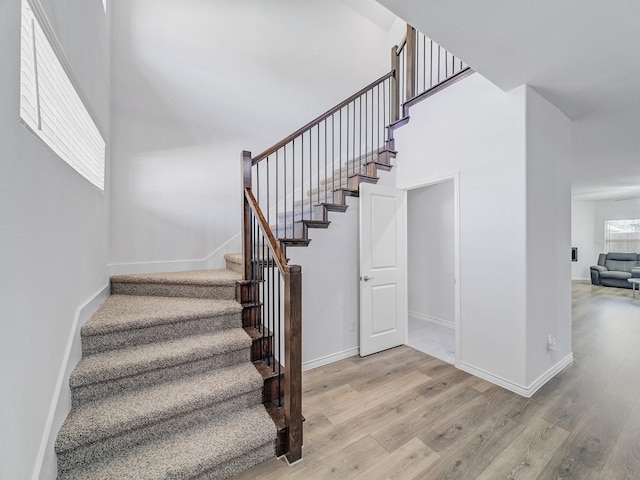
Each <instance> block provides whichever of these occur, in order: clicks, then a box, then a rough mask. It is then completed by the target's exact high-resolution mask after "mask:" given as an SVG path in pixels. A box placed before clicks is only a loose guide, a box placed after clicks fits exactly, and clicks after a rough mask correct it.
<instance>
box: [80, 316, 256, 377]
mask: <svg viewBox="0 0 640 480" xmlns="http://www.w3.org/2000/svg"><path fill="white" fill-rule="evenodd" d="M250 347H251V339H250V338H249V336H248V335H247V334H246V332H245V331H244V330H243V329H242V328H231V329H227V330H222V331H220V332H216V333H210V334H204V335H190V336H187V337H182V338H178V339H176V340H170V341H166V342H159V343H151V344H144V345H138V346H134V347H129V348H123V349H120V350H111V351H106V352H101V353H96V354H94V355H90V356H86V357H83V358H82V359H81V360H80V362H78V365H77V366H76V368H75V369H74V370H73V372H72V373H71V377H70V379H69V384H70V386H71V388H76V387H79V386H83V385H89V384H93V383H97V382H104V381H107V380H113V379H116V378H123V377H128V376H132V375H137V374H140V373H142V372H147V371H150V370H156V369H160V368H167V367H171V366H175V365H179V364H182V363H187V362H193V361H197V360H201V359H204V358H208V357H211V356H214V355H221V354H225V353H228V352H232V351H236V350H241V349H244V348H250Z"/></svg>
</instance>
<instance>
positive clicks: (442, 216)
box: [407, 177, 459, 365]
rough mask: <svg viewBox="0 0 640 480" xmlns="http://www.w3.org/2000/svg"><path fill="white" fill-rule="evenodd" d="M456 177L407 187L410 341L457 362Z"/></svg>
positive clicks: (437, 355)
mask: <svg viewBox="0 0 640 480" xmlns="http://www.w3.org/2000/svg"><path fill="white" fill-rule="evenodd" d="M457 198H458V196H457V177H453V178H452V177H449V178H446V179H442V180H438V181H434V182H431V183H429V184H427V185H421V186H418V187H416V188H412V189H410V190H408V191H407V294H408V309H407V310H408V333H407V344H408V345H409V346H411V347H413V348H415V349H416V350H420V351H422V352H425V353H427V354H429V355H431V356H433V357H436V358H439V359H441V360H443V361H445V362H448V363H451V364H454V365H457V363H458V362H457V359H458V358H459V357H458V354H459V347H458V345H459V318H458V317H459V314H458V312H459V308H458V305H459V301H458V299H459V289H458V282H457V278H458V277H459V273H458V270H459V267H458V265H459V261H458V245H459V241H458V238H459V234H458V203H457Z"/></svg>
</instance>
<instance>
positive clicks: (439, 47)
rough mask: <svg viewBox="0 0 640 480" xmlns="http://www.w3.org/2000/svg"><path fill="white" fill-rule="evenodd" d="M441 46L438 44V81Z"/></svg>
mask: <svg viewBox="0 0 640 480" xmlns="http://www.w3.org/2000/svg"><path fill="white" fill-rule="evenodd" d="M441 50H442V47H441V46H440V45H438V83H440V52H441Z"/></svg>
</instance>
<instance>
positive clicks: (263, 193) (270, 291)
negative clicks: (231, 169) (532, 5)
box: [242, 26, 473, 463]
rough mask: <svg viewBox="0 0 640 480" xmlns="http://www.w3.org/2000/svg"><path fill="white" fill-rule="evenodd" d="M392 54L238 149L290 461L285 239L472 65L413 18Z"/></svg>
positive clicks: (293, 345)
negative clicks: (247, 148)
mask: <svg viewBox="0 0 640 480" xmlns="http://www.w3.org/2000/svg"><path fill="white" fill-rule="evenodd" d="M391 64H392V68H391V71H390V72H389V73H387V74H386V75H384V76H382V77H381V78H379V79H377V80H376V81H374V82H373V83H371V84H370V85H367V86H366V87H364V88H363V89H361V90H360V91H358V92H356V93H355V94H353V95H352V96H350V97H349V98H347V99H346V100H344V101H342V102H340V103H339V104H338V105H336V106H335V107H333V108H331V109H330V110H328V111H327V112H325V113H324V114H322V115H320V116H319V117H317V118H316V119H314V120H312V121H311V122H309V123H307V124H306V125H304V126H303V127H301V128H299V129H298V130H296V131H295V132H293V133H292V134H291V135H289V136H288V137H286V138H284V139H283V140H281V141H279V142H277V143H276V144H274V145H273V146H272V147H270V148H268V149H266V150H265V151H264V152H262V153H260V154H259V155H256V156H254V157H251V153H250V152H243V153H242V165H243V167H242V172H243V174H242V177H243V184H242V198H243V205H244V208H243V211H244V214H243V215H244V224H243V225H244V226H243V234H242V236H243V257H244V258H243V261H244V281H245V282H244V292H245V297H244V299H243V302H245V305H246V306H247V308H250V315H248V317H249V318H250V320H251V323H252V325H251V327H252V328H253V330H252V331H254V332H259V335H260V340H261V342H260V343H261V348H260V349H259V350H260V355H261V360H263V363H264V364H266V365H267V366H268V368H270V369H271V371H272V374H273V377H274V378H277V392H276V393H275V395H274V397H275V398H276V399H277V401H276V406H275V408H278V409H282V410H283V411H284V422H285V429H286V432H287V433H286V435H285V436H286V438H285V439H284V440H283V445H282V446H281V448H282V451H281V452H280V453H285V454H286V455H287V459H288V460H289V462H290V463H293V462H295V461H297V460H299V459H300V458H301V457H302V402H301V399H302V353H301V352H302V338H301V337H302V333H301V332H302V294H301V291H302V290H301V288H302V273H301V269H300V266H297V265H289V264H288V259H287V258H286V247H287V246H296V245H306V244H308V242H309V239H308V238H307V230H308V229H309V228H326V226H327V225H328V223H329V222H328V220H327V216H326V212H327V211H332V210H333V211H344V209H345V208H346V204H345V197H346V196H349V195H357V194H358V193H357V192H358V183H359V182H360V181H367V178H371V177H373V176H374V175H375V171H376V168H382V169H388V168H390V167H391V164H390V158H391V157H393V156H394V154H395V152H394V150H395V145H394V141H393V137H392V134H393V129H394V128H397V127H398V126H399V125H401V124H403V123H404V122H406V121H407V119H408V117H407V115H408V109H409V107H410V106H411V105H413V104H415V103H417V102H419V101H421V100H422V99H424V98H426V97H428V96H430V95H432V94H433V93H435V92H437V91H438V90H440V89H442V88H445V87H446V86H447V85H450V84H452V83H454V82H456V81H457V80H459V79H461V78H464V77H465V76H467V75H469V74H470V73H472V72H473V70H471V69H470V68H469V67H467V66H466V65H465V64H464V62H462V61H461V60H460V59H458V58H456V57H455V56H453V55H452V54H451V53H449V52H447V51H446V50H445V49H443V48H442V47H441V46H440V45H438V44H437V43H435V42H433V41H432V40H430V39H428V38H427V37H426V36H424V35H423V34H421V33H419V32H417V31H416V30H415V29H414V28H413V27H411V26H407V33H406V35H405V37H404V39H403V40H402V42H401V43H400V45H399V46H395V47H393V49H392V52H391ZM371 167H373V168H371Z"/></svg>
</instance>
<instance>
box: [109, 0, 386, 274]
mask: <svg viewBox="0 0 640 480" xmlns="http://www.w3.org/2000/svg"><path fill="white" fill-rule="evenodd" d="M113 38H114V43H113V56H112V69H113V98H114V102H113V131H114V135H113V136H114V143H113V158H114V159H113V168H112V177H113V182H112V185H113V190H112V210H111V258H110V260H111V262H112V263H113V264H125V267H120V269H119V271H122V268H126V265H127V264H133V263H136V262H169V261H180V260H192V259H203V258H205V257H206V256H207V255H209V254H210V253H211V252H213V251H214V250H216V249H217V248H218V247H219V246H220V245H222V244H223V243H224V242H226V241H227V240H228V239H229V238H231V237H233V236H234V235H235V234H237V233H238V232H239V231H240V152H241V150H251V151H252V152H253V153H254V154H258V153H259V152H260V151H262V150H264V149H266V148H267V147H269V146H270V145H272V144H274V143H275V142H277V141H278V140H280V139H281V138H284V137H285V136H286V135H288V134H289V133H291V132H292V131H294V130H296V129H297V128H298V127H300V126H301V125H303V124H304V123H306V122H307V121H309V120H311V119H312V118H314V117H315V116H317V115H319V114H321V113H323V112H324V111H326V110H327V109H328V108H330V107H331V106H333V105H335V104H337V103H338V102H339V101H341V100H342V99H344V98H346V97H347V96H349V95H351V94H352V93H354V92H355V91H357V90H358V89H359V88H361V87H363V86H365V85H366V84H368V83H370V82H371V81H373V80H375V79H376V78H378V77H379V76H382V75H383V74H384V73H386V72H387V71H388V70H389V69H390V60H389V57H390V55H389V52H388V49H387V32H386V30H384V29H383V28H381V27H380V26H378V25H376V24H375V23H373V22H371V21H369V20H367V19H366V18H364V17H363V16H361V15H359V14H358V13H356V11H355V10H353V9H352V8H349V7H347V6H346V5H345V4H343V3H342V2H340V1H338V0H330V1H327V2H289V1H286V0H276V1H272V2H268V3H265V2H263V1H260V0H251V1H249V2H234V1H231V0H222V1H217V2H210V1H208V0H186V1H181V2H174V1H170V0H160V1H157V0H153V1H152V0H134V1H127V2H114V3H113ZM177 265H179V264H177Z"/></svg>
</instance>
